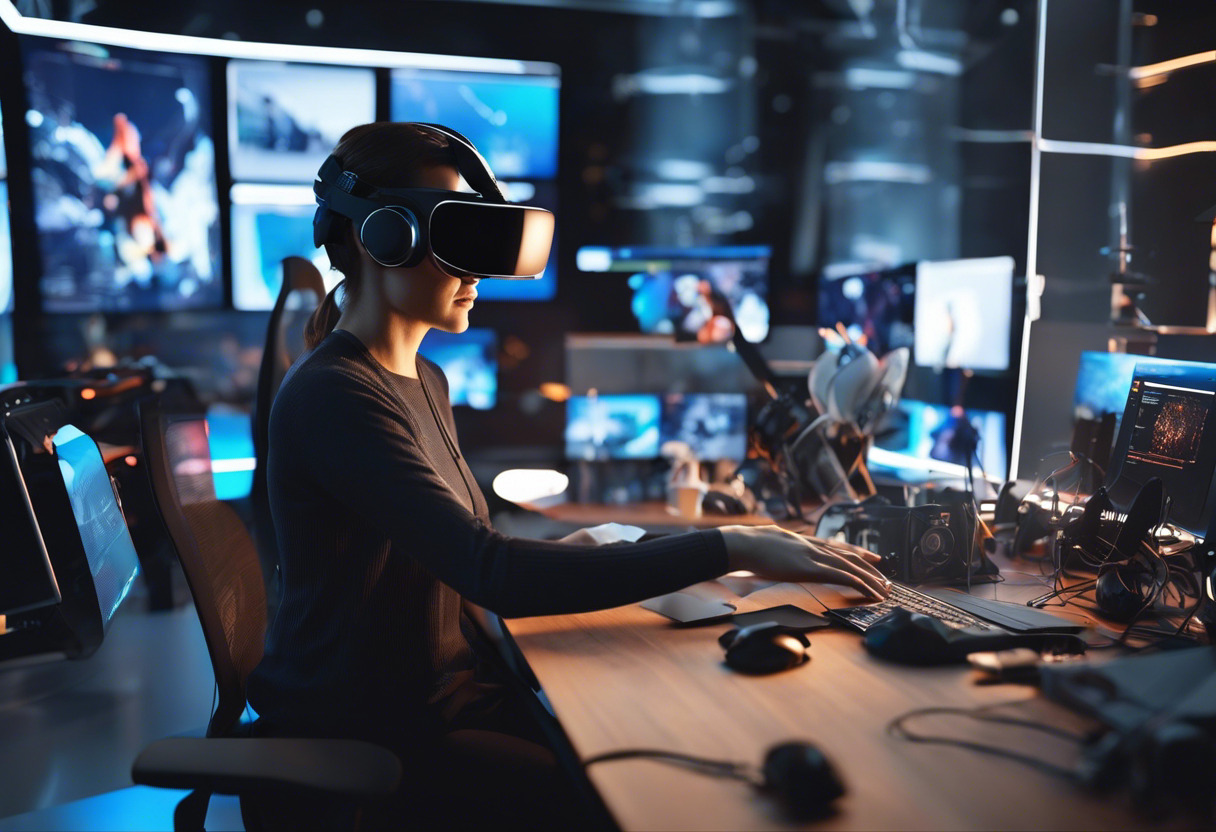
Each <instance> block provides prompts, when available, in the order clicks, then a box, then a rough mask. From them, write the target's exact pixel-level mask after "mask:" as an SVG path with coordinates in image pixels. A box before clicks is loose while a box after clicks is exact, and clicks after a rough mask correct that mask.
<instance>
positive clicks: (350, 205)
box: [313, 123, 554, 279]
mask: <svg viewBox="0 0 1216 832" xmlns="http://www.w3.org/2000/svg"><path fill="white" fill-rule="evenodd" d="M415 126H416V127H420V128H422V129H425V130H429V131H430V132H432V133H435V134H436V135H439V136H442V137H443V138H445V139H447V141H448V146H449V147H451V148H452V152H453V155H454V157H455V160H456V168H457V170H458V171H459V172H460V175H461V176H463V177H464V179H465V181H466V182H468V183H469V185H470V187H472V188H473V189H474V190H475V191H476V193H465V192H462V191H446V190H441V189H436V188H379V187H375V186H373V185H371V184H369V183H366V182H362V181H361V180H360V179H359V177H358V175H357V174H355V173H354V172H352V171H348V170H343V168H342V164H341V162H339V161H338V160H337V159H336V158H335V157H333V156H330V157H329V158H328V159H326V160H325V163H324V164H322V165H321V170H320V171H319V172H318V173H317V180H316V181H315V182H314V183H313V192H314V193H315V194H316V198H317V213H316V215H315V216H314V217H313V243H314V244H315V245H316V246H317V247H318V248H319V247H321V246H323V245H325V244H326V243H327V242H331V241H333V240H334V239H336V235H337V234H338V233H339V231H338V228H339V227H340V226H339V224H338V223H336V222H335V219H336V217H339V216H341V217H346V218H348V219H349V220H350V221H351V223H352V224H353V226H354V229H355V233H356V234H358V236H359V241H360V242H361V243H362V244H363V247H364V248H365V249H366V250H367V253H368V254H369V255H370V256H371V258H372V259H373V260H375V261H376V262H377V263H379V264H380V265H382V266H388V267H397V266H405V267H409V266H416V265H418V264H419V263H420V262H422V260H423V258H424V257H426V256H427V255H428V254H430V255H431V256H432V257H434V259H435V261H436V262H437V263H438V264H439V266H440V267H441V268H442V269H443V270H444V271H446V272H448V273H449V274H452V275H456V276H458V277H464V276H470V275H471V276H475V277H479V278H480V277H499V278H515V279H535V278H538V277H540V276H541V274H542V273H543V272H544V270H545V265H546V264H547V263H548V261H549V249H550V247H551V246H552V244H553V227H554V217H553V214H552V213H551V212H549V211H546V210H545V209H543V208H535V207H532V206H528V205H515V204H512V203H509V202H507V199H506V197H505V196H504V195H503V192H502V189H501V188H500V187H499V185H498V180H496V179H495V178H494V173H493V171H491V170H490V166H489V164H488V163H487V162H486V160H485V159H484V158H483V157H482V155H481V154H480V153H478V152H477V148H476V147H474V146H473V143H472V142H470V141H469V140H468V139H466V138H465V137H464V136H462V135H461V134H460V133H457V132H456V131H455V130H452V129H450V128H447V127H442V126H440V125H438V124H422V123H416V124H415Z"/></svg>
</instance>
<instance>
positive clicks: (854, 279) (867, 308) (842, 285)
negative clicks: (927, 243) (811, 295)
mask: <svg viewBox="0 0 1216 832" xmlns="http://www.w3.org/2000/svg"><path fill="white" fill-rule="evenodd" d="M915 299H916V266H915V264H911V265H906V266H899V267H896V268H893V269H884V270H880V271H872V272H866V273H864V274H853V275H846V276H844V277H836V278H832V279H830V280H828V279H824V280H820V282H819V311H818V316H817V319H816V323H817V324H818V325H819V326H821V327H825V328H827V329H835V328H836V327H837V325H841V326H843V327H844V328H845V331H846V332H847V333H848V334H849V337H850V338H851V339H852V340H853V341H854V342H857V343H861V342H862V341H864V342H865V344H866V346H868V347H869V348H870V349H871V350H872V351H873V352H874V354H875V355H878V356H883V355H886V354H887V353H888V352H890V351H891V350H893V349H896V348H897V347H909V348H911V347H912V343H913V338H912V323H913V312H914V308H915V307H914V301H915Z"/></svg>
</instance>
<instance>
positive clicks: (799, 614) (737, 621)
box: [730, 604, 832, 633]
mask: <svg viewBox="0 0 1216 832" xmlns="http://www.w3.org/2000/svg"><path fill="white" fill-rule="evenodd" d="M730 620H731V623H732V624H734V625H735V626H737V627H747V626H748V625H751V624H759V623H761V622H763V621H775V622H776V623H778V624H780V625H781V626H783V627H789V628H791V629H795V630H801V631H802V632H804V633H806V632H810V631H811V630H818V629H820V628H821V627H830V626H832V622H831V621H829V620H828V619H826V618H824V617H823V616H822V615H816V614H815V613H813V612H807V611H806V610H804V609H802V608H801V607H795V606H794V605H793V604H782V605H781V606H779V607H769V608H768V609H766V610H752V611H751V612H737V613H735V614H734V615H732V616H731V617H730Z"/></svg>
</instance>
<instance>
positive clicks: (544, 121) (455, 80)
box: [389, 58, 561, 301]
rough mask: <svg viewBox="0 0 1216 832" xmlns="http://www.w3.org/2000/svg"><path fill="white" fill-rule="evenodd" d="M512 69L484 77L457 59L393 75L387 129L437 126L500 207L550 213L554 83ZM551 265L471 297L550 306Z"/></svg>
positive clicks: (549, 76)
mask: <svg viewBox="0 0 1216 832" xmlns="http://www.w3.org/2000/svg"><path fill="white" fill-rule="evenodd" d="M504 67H505V65H504ZM515 69H516V70H517V71H507V70H506V69H505V68H504V70H503V71H499V72H488V71H485V70H484V69H477V68H476V67H475V65H474V62H473V61H470V62H469V68H467V69H466V68H463V67H461V66H460V59H458V58H454V59H452V60H451V61H450V63H449V66H448V67H445V68H436V67H397V68H394V69H393V70H392V75H391V83H390V97H389V105H390V114H391V116H392V119H393V121H421V122H429V123H437V124H443V125H445V126H447V127H451V128H452V129H454V130H456V131H458V132H460V133H462V134H464V135H465V136H467V137H468V138H469V140H470V141H472V142H473V144H474V145H476V146H477V149H478V150H480V151H481V154H482V155H483V156H485V158H486V161H488V162H489V163H490V168H491V169H492V170H493V171H494V174H495V175H496V176H497V177H498V179H499V180H501V182H502V183H503V185H504V190H505V191H506V193H507V197H508V199H510V200H511V201H513V202H520V203H522V204H525V205H535V206H537V207H540V208H547V209H549V210H551V211H552V210H555V209H556V207H557V166H558V98H559V92H560V89H561V76H560V75H559V74H558V69H557V67H556V66H554V65H552V64H536V63H529V64H522V63H520V64H517V65H516V66H515ZM556 250H557V246H556V245H554V247H553V251H554V252H555V253H556ZM555 265H556V254H554V255H553V256H551V257H550V261H549V265H548V267H547V268H546V269H545V272H544V274H543V275H542V276H541V277H540V278H539V279H537V280H487V281H484V282H483V283H482V284H481V286H480V287H478V293H479V295H480V297H481V300H482V301H541V300H552V299H553V297H555V296H556V294H557V273H556V268H555Z"/></svg>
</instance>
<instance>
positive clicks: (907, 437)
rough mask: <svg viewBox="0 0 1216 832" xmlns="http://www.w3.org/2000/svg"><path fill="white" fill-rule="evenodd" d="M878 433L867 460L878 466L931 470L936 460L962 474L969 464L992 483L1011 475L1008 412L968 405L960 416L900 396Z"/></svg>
mask: <svg viewBox="0 0 1216 832" xmlns="http://www.w3.org/2000/svg"><path fill="white" fill-rule="evenodd" d="M874 437H875V438H874V449H873V450H872V451H871V454H870V457H869V461H870V463H871V465H872V466H875V467H883V468H897V469H919V468H923V469H924V470H930V471H931V470H935V466H934V464H933V463H935V462H937V463H945V464H947V465H949V466H954V467H955V468H957V469H958V470H960V471H962V472H964V473H965V471H966V469H967V468H971V469H972V471H973V472H975V473H976V474H977V475H981V474H982V475H984V476H986V477H987V478H988V479H989V480H990V481H993V482H1003V481H1004V479H1005V477H1006V476H1007V475H1008V465H1009V463H1008V455H1007V453H1006V449H1005V414H1004V413H1000V412H997V411H992V410H972V409H969V408H968V409H966V410H964V411H963V412H962V413H961V414H960V413H959V412H958V411H957V409H954V408H949V407H945V406H943V405H935V404H928V403H926V402H920V401H915V400H912V399H901V400H900V402H899V404H898V406H897V407H896V408H895V410H893V411H892V412H891V413H889V414H888V415H887V416H886V417H885V418H884V420H883V422H882V423H881V424H880V425H879V426H878V427H877V428H876V429H875V431H874ZM973 451H974V452H973ZM926 463H927V464H926Z"/></svg>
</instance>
